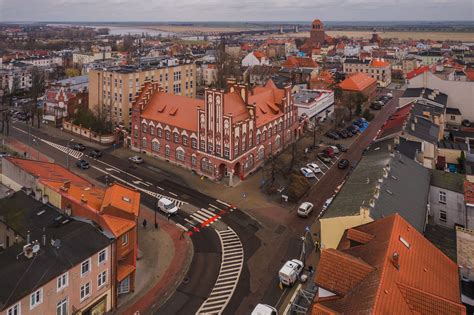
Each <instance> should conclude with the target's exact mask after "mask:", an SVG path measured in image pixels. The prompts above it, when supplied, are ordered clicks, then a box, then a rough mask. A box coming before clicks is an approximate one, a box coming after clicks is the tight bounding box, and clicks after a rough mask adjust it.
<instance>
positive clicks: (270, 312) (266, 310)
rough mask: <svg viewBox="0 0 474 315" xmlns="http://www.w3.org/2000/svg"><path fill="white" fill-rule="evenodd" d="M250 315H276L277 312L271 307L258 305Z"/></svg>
mask: <svg viewBox="0 0 474 315" xmlns="http://www.w3.org/2000/svg"><path fill="white" fill-rule="evenodd" d="M250 315H278V311H277V310H276V308H274V307H273V306H270V305H267V304H261V303H259V304H257V306H255V308H254V309H253V311H252V314H250Z"/></svg>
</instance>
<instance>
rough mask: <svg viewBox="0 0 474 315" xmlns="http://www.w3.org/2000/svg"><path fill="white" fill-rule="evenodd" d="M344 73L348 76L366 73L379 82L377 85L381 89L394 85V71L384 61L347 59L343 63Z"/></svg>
mask: <svg viewBox="0 0 474 315" xmlns="http://www.w3.org/2000/svg"><path fill="white" fill-rule="evenodd" d="M343 71H344V72H345V73H347V74H353V73H356V72H361V73H365V74H367V75H369V76H371V77H372V78H374V79H375V80H377V84H378V86H380V87H387V86H388V85H389V84H390V83H392V70H391V66H390V63H389V62H386V61H385V60H383V59H373V60H360V59H346V60H345V61H344V63H343Z"/></svg>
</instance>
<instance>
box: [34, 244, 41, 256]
mask: <svg viewBox="0 0 474 315" xmlns="http://www.w3.org/2000/svg"><path fill="white" fill-rule="evenodd" d="M39 250H40V246H39V244H35V245H33V254H36V253H37V252H39Z"/></svg>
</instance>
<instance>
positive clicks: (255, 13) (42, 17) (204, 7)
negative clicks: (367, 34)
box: [0, 0, 474, 22]
mask: <svg viewBox="0 0 474 315" xmlns="http://www.w3.org/2000/svg"><path fill="white" fill-rule="evenodd" d="M314 18H319V19H321V20H326V21H383V20H391V21H394V20H411V21H413V20H415V21H416V20H470V21H472V20H473V19H474V0H238V1H236V0H0V21H156V22H160V21H306V20H312V19H314Z"/></svg>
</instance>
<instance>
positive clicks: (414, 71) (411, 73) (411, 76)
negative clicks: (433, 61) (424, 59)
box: [407, 66, 430, 79]
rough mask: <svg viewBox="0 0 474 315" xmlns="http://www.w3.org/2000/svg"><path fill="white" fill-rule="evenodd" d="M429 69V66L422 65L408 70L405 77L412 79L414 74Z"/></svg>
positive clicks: (417, 74) (416, 74)
mask: <svg viewBox="0 0 474 315" xmlns="http://www.w3.org/2000/svg"><path fill="white" fill-rule="evenodd" d="M429 70H430V67H429V66H423V67H419V68H416V69H415V70H413V71H410V72H408V73H407V79H412V78H414V77H416V76H419V75H420V74H422V73H425V72H426V71H429Z"/></svg>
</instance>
